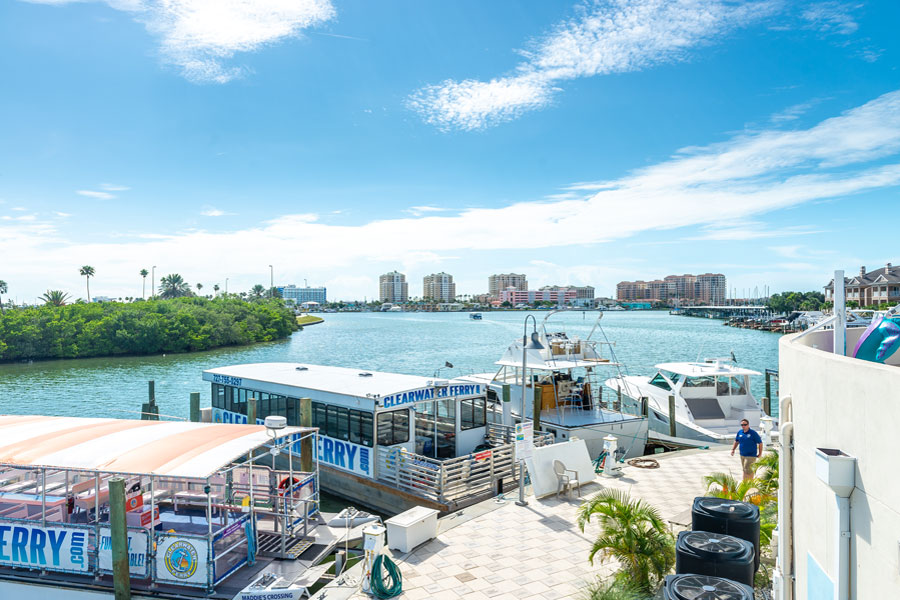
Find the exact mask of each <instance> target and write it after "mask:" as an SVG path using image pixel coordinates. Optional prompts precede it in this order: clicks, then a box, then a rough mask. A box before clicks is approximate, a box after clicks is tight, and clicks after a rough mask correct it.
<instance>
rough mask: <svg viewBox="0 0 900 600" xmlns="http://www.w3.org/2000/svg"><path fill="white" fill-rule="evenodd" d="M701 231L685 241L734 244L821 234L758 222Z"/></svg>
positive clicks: (806, 227)
mask: <svg viewBox="0 0 900 600" xmlns="http://www.w3.org/2000/svg"><path fill="white" fill-rule="evenodd" d="M703 229H704V231H703V233H701V234H700V235H696V236H692V237H689V238H686V239H687V240H690V241H701V240H714V241H728V242H735V241H746V240H758V239H763V238H781V237H791V236H796V235H812V234H814V233H822V230H821V229H817V228H815V227H811V226H809V225H791V226H789V227H774V228H773V227H769V226H767V225H766V224H765V223H762V222H759V221H747V222H744V223H710V224H708V225H705V226H704V227H703Z"/></svg>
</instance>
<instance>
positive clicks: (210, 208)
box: [200, 206, 234, 217]
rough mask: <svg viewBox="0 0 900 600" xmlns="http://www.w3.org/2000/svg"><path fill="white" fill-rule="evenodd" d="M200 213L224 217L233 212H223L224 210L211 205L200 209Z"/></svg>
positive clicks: (207, 215) (205, 215)
mask: <svg viewBox="0 0 900 600" xmlns="http://www.w3.org/2000/svg"><path fill="white" fill-rule="evenodd" d="M200 214H201V215H203V216H204V217H224V216H226V215H233V214H234V213H230V212H225V211H224V210H221V209H218V208H215V207H213V206H208V207H206V208H204V209H203V210H201V211H200Z"/></svg>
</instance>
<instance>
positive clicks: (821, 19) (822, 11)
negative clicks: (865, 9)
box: [802, 2, 859, 35]
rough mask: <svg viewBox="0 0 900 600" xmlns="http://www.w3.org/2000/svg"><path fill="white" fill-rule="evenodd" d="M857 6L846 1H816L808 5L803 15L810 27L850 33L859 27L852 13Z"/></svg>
mask: <svg viewBox="0 0 900 600" xmlns="http://www.w3.org/2000/svg"><path fill="white" fill-rule="evenodd" d="M857 6H858V5H852V4H847V3H845V2H815V3H813V4H810V5H809V6H807V7H806V9H805V10H804V11H803V13H802V16H803V19H805V20H806V21H807V23H808V25H809V26H810V27H812V28H813V29H816V30H818V31H820V32H821V33H836V34H839V35H850V34H852V33H856V31H857V30H858V29H859V24H857V22H856V21H855V20H854V18H853V14H852V12H853V9H854V8H856V7H857Z"/></svg>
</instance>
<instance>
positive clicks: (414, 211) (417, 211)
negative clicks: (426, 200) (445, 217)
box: [403, 206, 450, 217]
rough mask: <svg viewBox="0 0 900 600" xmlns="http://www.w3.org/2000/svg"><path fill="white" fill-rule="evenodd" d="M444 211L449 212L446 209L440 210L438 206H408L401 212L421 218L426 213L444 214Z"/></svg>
mask: <svg viewBox="0 0 900 600" xmlns="http://www.w3.org/2000/svg"><path fill="white" fill-rule="evenodd" d="M446 210H450V209H448V208H441V207H439V206H410V207H409V208H407V209H406V210H404V211H403V212H405V213H408V214H411V215H413V216H414V217H421V216H422V215H424V214H426V213H436V212H444V211H446Z"/></svg>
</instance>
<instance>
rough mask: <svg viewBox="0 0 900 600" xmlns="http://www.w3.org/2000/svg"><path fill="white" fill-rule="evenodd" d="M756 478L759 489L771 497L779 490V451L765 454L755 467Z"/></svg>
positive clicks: (775, 449)
mask: <svg viewBox="0 0 900 600" xmlns="http://www.w3.org/2000/svg"><path fill="white" fill-rule="evenodd" d="M753 468H754V469H755V472H754V477H755V478H756V481H758V482H759V489H760V490H762V491H763V492H765V493H766V494H769V495H771V496H774V495H775V492H776V491H777V490H778V449H777V448H773V449H772V450H769V451H768V452H766V453H765V454H763V455H762V456H761V457H760V458H759V460H757V461H756V463H755V464H754V465H753Z"/></svg>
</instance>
